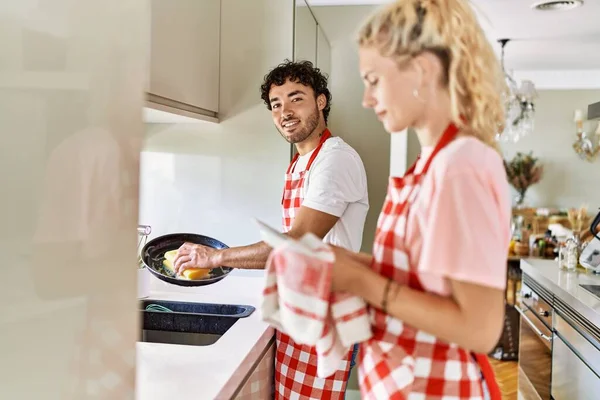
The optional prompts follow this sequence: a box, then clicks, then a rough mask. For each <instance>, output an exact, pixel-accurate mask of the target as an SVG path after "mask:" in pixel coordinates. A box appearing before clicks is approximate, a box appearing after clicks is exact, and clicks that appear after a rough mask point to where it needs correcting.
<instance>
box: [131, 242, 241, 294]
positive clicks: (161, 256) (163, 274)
mask: <svg viewBox="0 0 600 400" xmlns="http://www.w3.org/2000/svg"><path fill="white" fill-rule="evenodd" d="M186 242H189V243H194V244H199V245H203V246H207V247H212V248H213V249H227V248H229V246H227V245H226V244H225V243H223V242H221V241H219V240H217V239H214V238H211V237H209V236H204V235H197V234H195V233H170V234H168V235H163V236H158V237H155V238H154V239H152V240H150V241H149V242H148V243H146V245H145V246H144V248H143V249H142V255H141V257H142V262H143V263H144V265H145V266H146V268H147V269H148V271H150V273H151V274H152V275H154V276H155V277H157V278H158V279H160V280H161V281H164V282H167V283H170V284H172V285H178V286H205V285H210V284H212V283H215V282H218V281H220V280H221V279H223V278H225V277H226V276H227V275H228V274H229V273H230V272H231V271H232V270H233V268H230V267H217V268H214V269H212V270H211V271H210V273H209V274H208V275H207V276H206V277H205V278H203V279H198V280H189V279H181V278H178V277H177V276H175V274H173V273H171V272H170V271H169V270H167V269H166V268H164V266H163V261H164V260H165V253H166V252H167V251H171V250H177V249H178V248H179V247H181V245H183V244H184V243H186Z"/></svg>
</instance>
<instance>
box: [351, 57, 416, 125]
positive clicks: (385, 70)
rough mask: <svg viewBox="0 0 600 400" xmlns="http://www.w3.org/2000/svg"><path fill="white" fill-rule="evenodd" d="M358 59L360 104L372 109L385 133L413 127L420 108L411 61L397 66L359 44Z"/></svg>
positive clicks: (413, 67) (390, 60)
mask: <svg viewBox="0 0 600 400" xmlns="http://www.w3.org/2000/svg"><path fill="white" fill-rule="evenodd" d="M359 59H360V62H359V68H360V74H361V76H362V78H363V82H364V84H365V91H364V96H363V107H365V108H372V109H373V111H375V114H376V115H377V117H378V118H379V120H380V121H381V122H382V123H383V126H384V128H385V130H386V131H388V132H389V133H394V132H400V131H403V130H404V129H406V128H408V127H409V126H414V125H415V123H416V121H417V120H418V119H419V116H420V115H421V114H422V112H423V109H424V100H423V98H422V97H421V96H422V94H421V93H419V89H420V87H421V81H422V75H421V74H419V70H418V68H416V67H415V65H414V64H413V62H412V61H409V62H408V63H407V64H406V66H405V67H403V68H400V67H399V66H398V63H397V62H396V61H395V60H393V59H391V58H389V57H384V56H382V55H381V54H380V53H379V51H378V50H377V49H375V48H372V47H361V48H360V49H359Z"/></svg>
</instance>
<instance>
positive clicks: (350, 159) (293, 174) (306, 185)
mask: <svg viewBox="0 0 600 400" xmlns="http://www.w3.org/2000/svg"><path fill="white" fill-rule="evenodd" d="M261 97H262V99H263V100H264V102H265V104H266V105H267V108H268V109H269V110H271V114H272V117H273V122H274V123H275V126H276V127H277V129H278V130H279V132H280V133H281V136H283V138H284V139H285V140H287V141H288V142H289V143H292V144H294V145H295V146H296V150H297V151H298V154H297V155H296V156H295V157H294V159H293V160H292V162H291V164H290V166H289V167H288V170H287V172H286V175H285V187H284V192H283V198H282V209H283V230H284V232H286V233H287V234H288V235H290V236H292V237H295V238H300V237H302V236H303V235H304V234H305V233H307V232H312V233H314V234H316V235H317V236H319V237H321V238H323V240H324V241H325V242H327V243H330V244H333V245H336V246H340V247H344V248H347V249H349V250H353V251H359V250H360V246H361V242H362V234H363V228H364V223H365V218H366V215H367V211H368V208H369V202H368V196H367V178H366V174H365V169H364V166H363V163H362V161H361V159H360V156H359V155H358V153H356V151H355V150H354V149H353V148H352V147H350V146H349V145H348V144H346V143H345V142H344V141H343V140H342V139H341V138H339V137H332V136H331V133H330V132H329V129H327V118H328V116H329V111H330V108H331V104H330V103H331V93H330V92H329V89H327V77H325V76H324V75H323V74H321V72H320V70H319V69H318V68H315V67H313V65H312V63H311V62H309V61H302V62H291V61H286V62H284V63H283V64H280V65H279V66H277V67H276V68H275V69H273V70H271V71H270V72H269V74H267V76H265V80H264V83H263V84H262V86H261ZM270 251H271V248H270V247H269V246H268V245H267V244H265V243H264V242H260V243H255V244H252V245H249V246H243V247H234V248H229V249H222V250H216V249H212V248H208V247H203V246H199V245H194V244H190V243H186V244H184V245H183V246H182V247H181V248H180V249H179V252H178V254H177V257H176V258H175V270H176V272H177V273H181V272H182V271H183V270H185V269H187V268H214V267H218V266H221V265H226V266H228V267H234V268H247V269H250V268H253V269H260V268H264V267H265V262H266V260H267V257H268V255H269V253H270ZM353 355H355V352H350V353H349V354H348V355H347V356H346V358H345V359H344V360H343V362H342V363H340V368H339V369H338V371H337V372H336V373H335V374H334V375H332V376H331V377H329V378H327V379H321V378H317V377H316V370H317V368H316V365H317V364H316V359H317V357H316V352H315V350H314V348H312V347H309V346H304V345H298V344H296V343H294V342H293V341H292V339H291V338H290V337H289V336H287V335H285V334H282V333H281V332H277V355H276V361H275V391H276V396H275V398H277V399H279V398H281V399H289V398H291V397H298V396H299V397H300V398H306V397H311V398H327V399H342V398H343V397H344V393H345V389H346V383H347V379H348V375H349V370H350V364H351V362H353V360H351V357H352V356H353ZM292 357H293V362H292Z"/></svg>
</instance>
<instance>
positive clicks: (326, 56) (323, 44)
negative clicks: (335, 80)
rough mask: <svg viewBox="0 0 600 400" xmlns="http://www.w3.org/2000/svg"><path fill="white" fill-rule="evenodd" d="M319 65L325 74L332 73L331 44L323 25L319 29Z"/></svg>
mask: <svg viewBox="0 0 600 400" xmlns="http://www.w3.org/2000/svg"><path fill="white" fill-rule="evenodd" d="M317 67H319V68H320V69H321V71H323V72H324V73H325V74H327V75H330V74H331V46H330V44H329V41H328V40H327V37H326V36H325V33H324V32H323V27H322V26H321V25H319V26H318V31H317Z"/></svg>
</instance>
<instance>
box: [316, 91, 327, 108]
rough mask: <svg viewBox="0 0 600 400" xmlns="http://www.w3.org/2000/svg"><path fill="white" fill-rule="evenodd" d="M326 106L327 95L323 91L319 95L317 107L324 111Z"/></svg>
mask: <svg viewBox="0 0 600 400" xmlns="http://www.w3.org/2000/svg"><path fill="white" fill-rule="evenodd" d="M326 106H327V97H326V96H325V95H324V94H323V93H321V94H320V95H318V96H317V107H318V108H319V111H323V110H324V109H325V107H326Z"/></svg>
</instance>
